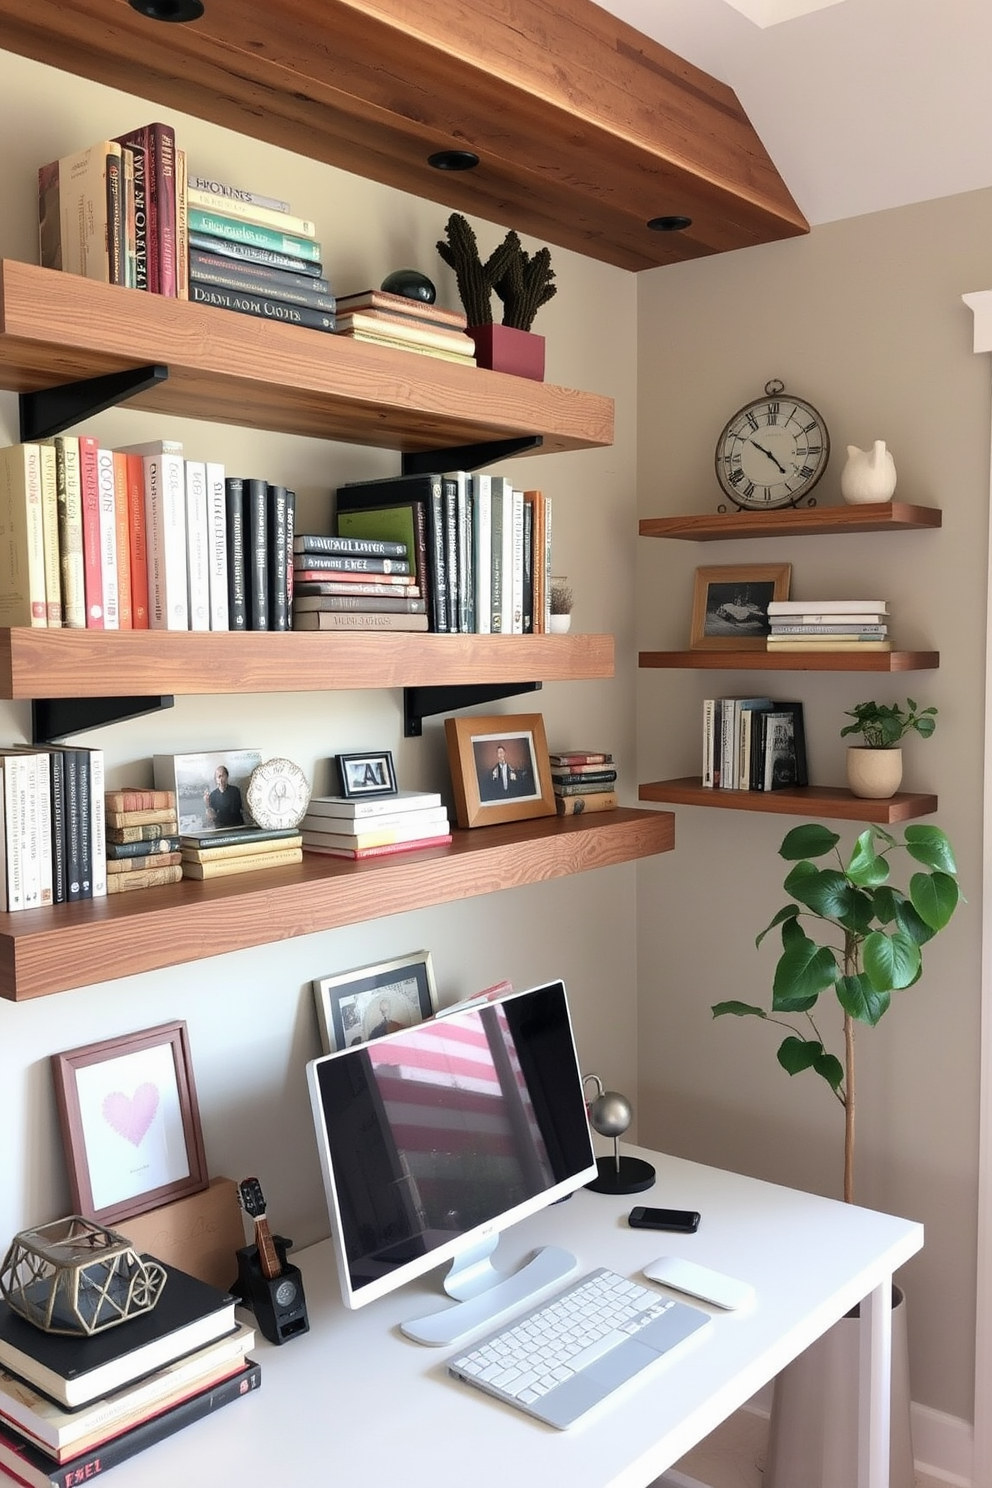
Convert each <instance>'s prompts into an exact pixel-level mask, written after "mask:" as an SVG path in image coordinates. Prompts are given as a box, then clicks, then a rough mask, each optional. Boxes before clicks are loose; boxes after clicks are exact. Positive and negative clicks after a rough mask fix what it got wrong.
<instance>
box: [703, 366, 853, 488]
mask: <svg viewBox="0 0 992 1488" xmlns="http://www.w3.org/2000/svg"><path fill="white" fill-rule="evenodd" d="M829 455H830V436H829V435H828V433H827V426H826V424H825V423H824V421H823V418H822V416H821V415H820V414H819V413H817V411H816V409H815V408H814V407H813V406H812V404H811V403H807V402H806V400H805V399H804V398H795V397H793V396H792V395H791V394H789V393H787V392H786V391H785V387H784V384H783V383H781V382H778V381H773V382H768V383H766V384H765V396H764V397H763V398H755V400H754V402H753V403H748V404H747V405H746V407H744V408H741V409H740V410H739V411H738V412H737V413H735V414H734V416H733V418H731V419H730V420H729V421H728V422H727V424H726V425H725V426H724V429H723V432H722V434H721V435H720V438H719V439H718V440H717V446H716V478H717V480H718V481H719V482H720V486H721V488H722V490H723V491H724V492H725V494H726V495H727V496H729V497H730V500H731V501H732V502H733V503H734V505H735V506H738V507H741V508H743V509H744V510H746V511H768V510H772V509H774V508H775V507H779V506H798V505H799V503H800V501H803V500H804V499H805V498H806V497H807V496H808V495H809V493H810V491H811V490H812V489H813V487H814V486H815V485H816V483H817V481H818V480H819V479H820V476H821V475H822V474H823V472H824V470H825V469H826V466H827V459H828V457H829ZM810 505H811V506H812V505H815V502H812V501H811V502H810ZM720 510H721V511H722V510H725V508H723V507H721V508H720Z"/></svg>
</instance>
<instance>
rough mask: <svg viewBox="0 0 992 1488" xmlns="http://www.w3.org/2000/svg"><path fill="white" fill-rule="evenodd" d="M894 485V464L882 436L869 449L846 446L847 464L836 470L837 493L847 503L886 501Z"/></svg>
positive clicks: (854, 445)
mask: <svg viewBox="0 0 992 1488" xmlns="http://www.w3.org/2000/svg"><path fill="white" fill-rule="evenodd" d="M895 488H896V466H895V461H894V460H893V458H892V456H891V454H890V453H889V451H888V450H887V449H886V448H885V440H884V439H876V440H875V443H874V444H873V445H872V447H871V449H870V450H863V449H858V447H857V445H856V444H849V445H848V446H847V464H846V465H845V466H844V469H843V470H842V471H841V473H840V493H841V495H842V496H843V498H844V500H845V501H846V502H847V503H848V504H849V505H850V506H859V505H862V504H864V503H865V502H869V501H889V500H890V499H891V497H892V493H893V491H894V490H895Z"/></svg>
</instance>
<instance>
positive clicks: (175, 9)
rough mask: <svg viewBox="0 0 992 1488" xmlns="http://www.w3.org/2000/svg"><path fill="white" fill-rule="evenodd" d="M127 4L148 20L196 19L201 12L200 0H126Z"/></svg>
mask: <svg viewBox="0 0 992 1488" xmlns="http://www.w3.org/2000/svg"><path fill="white" fill-rule="evenodd" d="M128 4H129V5H130V6H131V9H132V10H136V11H138V12H139V14H141V15H143V16H147V17H148V19H149V20H150V21H198V20H199V19H200V17H201V16H202V14H203V4H202V0H128Z"/></svg>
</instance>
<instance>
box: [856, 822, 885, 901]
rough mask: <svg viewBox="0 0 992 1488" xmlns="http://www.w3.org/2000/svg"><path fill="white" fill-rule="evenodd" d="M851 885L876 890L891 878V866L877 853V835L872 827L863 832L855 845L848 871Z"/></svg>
mask: <svg viewBox="0 0 992 1488" xmlns="http://www.w3.org/2000/svg"><path fill="white" fill-rule="evenodd" d="M846 873H847V877H848V878H849V879H850V881H851V883H853V884H857V885H858V887H859V888H862V889H874V888H877V887H878V885H879V884H884V883H885V882H886V881H887V879H888V877H889V865H888V863H887V862H886V860H885V858H880V857H879V855H878V853H877V852H876V851H875V834H874V832H873V831H872V829H871V827H869V828H868V830H867V831H866V832H862V833H861V836H860V837H859V838H858V840H857V842H856V843H855V845H854V851H853V852H852V853H851V857H850V860H849V861H848V864H847V869H846Z"/></svg>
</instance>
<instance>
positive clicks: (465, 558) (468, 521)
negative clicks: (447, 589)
mask: <svg viewBox="0 0 992 1488" xmlns="http://www.w3.org/2000/svg"><path fill="white" fill-rule="evenodd" d="M445 478H446V479H447V480H453V481H454V483H455V551H456V561H455V575H456V578H455V602H456V606H457V611H458V626H457V629H458V630H459V631H460V632H461V633H462V634H463V635H464V634H466V633H468V632H470V631H472V630H474V629H475V624H474V620H473V615H472V612H473V610H474V607H475V605H474V580H473V577H472V566H473V559H474V557H475V554H474V552H473V545H472V511H471V499H470V495H469V475H468V472H467V471H465V470H452V471H449V472H448V474H447V476H446V477H445Z"/></svg>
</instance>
